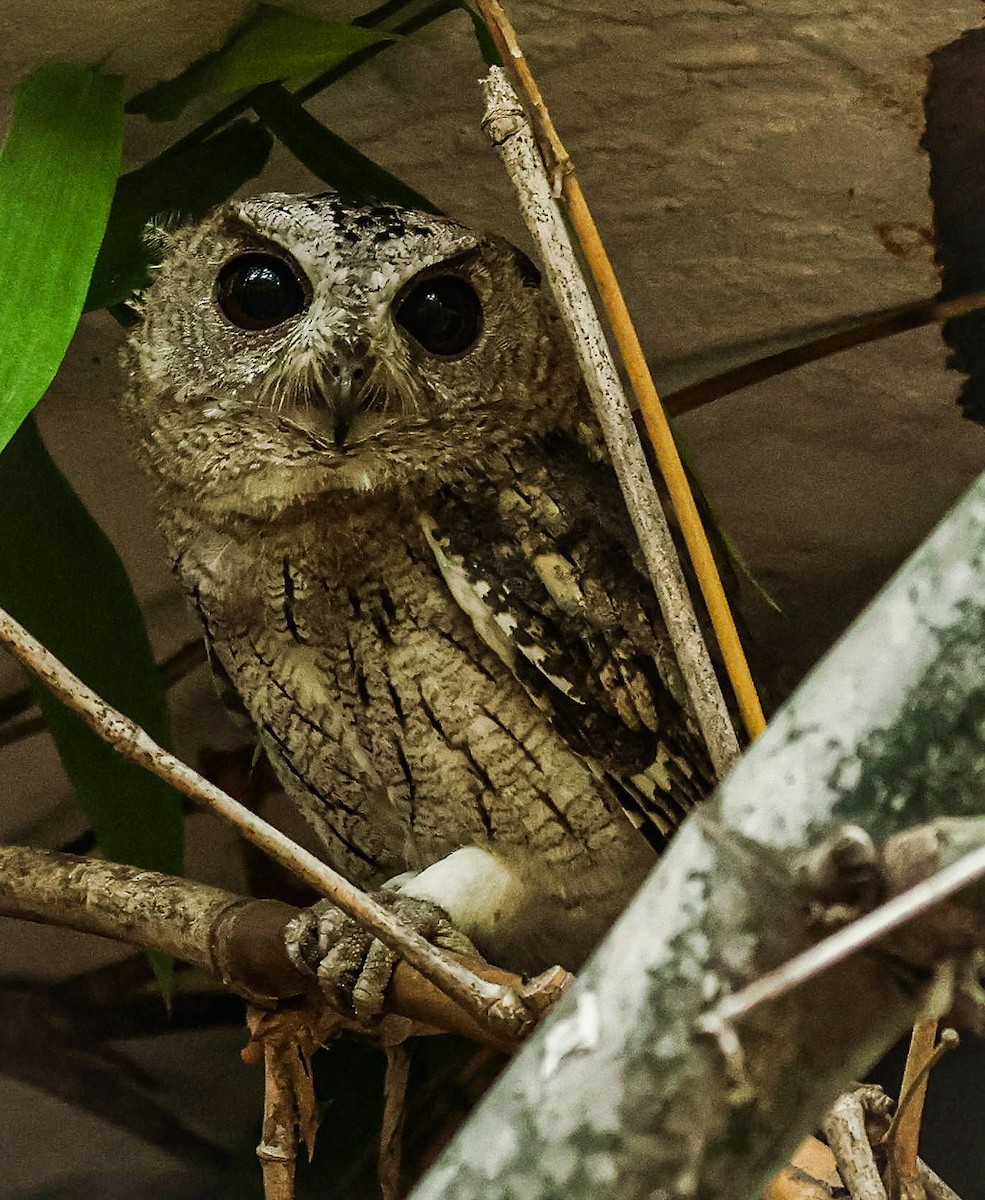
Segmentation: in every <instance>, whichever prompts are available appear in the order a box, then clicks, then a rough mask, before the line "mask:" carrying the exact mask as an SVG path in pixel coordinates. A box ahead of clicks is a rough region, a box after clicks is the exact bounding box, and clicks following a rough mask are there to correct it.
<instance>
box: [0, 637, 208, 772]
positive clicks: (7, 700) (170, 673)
mask: <svg viewBox="0 0 985 1200" xmlns="http://www.w3.org/2000/svg"><path fill="white" fill-rule="evenodd" d="M206 660H207V655H206V652H205V641H204V640H203V639H202V638H195V639H194V640H193V641H191V642H186V643H185V644H184V645H183V646H181V647H180V648H179V649H177V650H176V651H175V652H174V654H169V655H168V657H167V658H165V659H162V661H161V662H159V663H158V664H157V671H158V675H159V676H160V680H161V684H162V685H163V686H164V687H166V688H168V687H171V686H172V685H174V684H176V683H179V682H180V681H181V680H182V679H184V678H185V676H186V675H190V674H191V672H192V671H194V669H195V668H196V667H197V666H200V665H201V664H202V663H204V662H205V661H206ZM36 705H37V700H36V698H35V695H34V692H33V691H32V690H31V688H29V687H26V688H21V689H20V691H17V692H11V694H10V695H9V696H4V697H3V698H2V699H0V749H2V748H3V747H4V746H10V745H12V744H13V743H14V742H20V741H23V740H24V739H25V738H29V737H34V736H35V734H38V733H44V731H45V730H46V729H47V728H48V723H47V722H46V721H45V719H44V717H43V716H41V714H40V713H34V712H32V711H31V710H32V709H34V708H35V707H36ZM25 713H27V714H29V715H27V716H25V717H24V720H23V721H15V718H17V717H20V716H23V715H24V714H25Z"/></svg>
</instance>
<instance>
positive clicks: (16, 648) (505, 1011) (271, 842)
mask: <svg viewBox="0 0 985 1200" xmlns="http://www.w3.org/2000/svg"><path fill="white" fill-rule="evenodd" d="M0 643H2V644H3V645H5V646H6V647H7V649H8V650H10V651H11V653H13V654H14V655H15V656H16V657H17V658H18V659H19V661H20V662H21V663H22V664H23V665H24V666H25V667H27V669H28V670H29V671H31V672H32V673H33V674H34V675H36V676H37V677H38V679H40V680H41V682H42V683H44V684H45V685H46V686H47V687H48V688H49V689H50V690H51V691H52V692H53V693H54V695H56V696H57V697H58V699H59V700H61V701H62V702H63V703H64V704H65V705H67V706H68V707H69V708H70V709H71V710H72V711H73V712H75V713H77V714H78V715H79V716H80V717H81V718H82V720H83V721H85V723H86V724H87V725H88V726H89V728H90V729H92V730H93V732H94V733H96V734H97V735H98V736H99V737H100V738H102V739H103V741H105V742H106V743H107V744H108V745H110V746H111V747H113V749H114V750H116V751H117V752H118V753H120V754H122V755H123V757H124V758H127V759H129V760H130V761H131V762H135V763H137V764H139V765H140V766H142V767H144V768H146V769H147V770H148V771H151V772H152V773H153V774H155V775H157V776H159V777H160V778H161V779H163V780H165V782H167V783H169V784H170V785H171V786H172V787H173V788H175V789H176V790H177V791H179V792H180V793H181V794H182V795H184V796H187V797H188V798H189V799H190V800H193V801H195V802H196V803H198V804H201V805H203V806H205V807H206V808H208V809H209V810H210V811H212V812H214V813H215V814H216V815H217V816H219V817H221V818H222V819H223V820H225V821H228V822H229V823H230V824H232V825H234V826H235V828H236V829H237V830H238V831H239V833H240V834H241V836H242V837H244V838H245V839H246V840H247V841H250V842H252V843H253V844H254V845H256V846H259V847H260V849H261V850H263V851H264V853H265V854H267V855H269V856H270V857H271V858H273V859H274V860H275V861H276V862H278V863H280V864H281V865H282V866H283V867H286V868H287V870H289V871H292V872H293V873H294V874H295V875H297V876H298V878H299V879H303V880H304V881H305V882H306V883H308V884H310V885H311V886H312V887H313V888H315V889H317V891H318V892H320V893H321V894H322V895H323V896H326V897H328V899H330V900H331V901H332V903H333V904H336V905H338V907H339V908H340V909H342V911H343V912H345V913H347V914H348V915H349V916H350V917H353V918H354V919H355V920H357V921H359V922H360V923H361V924H362V925H364V926H365V927H366V928H367V929H369V930H370V931H371V932H372V933H373V934H374V936H376V937H377V938H379V940H380V941H381V942H383V943H384V944H385V945H387V946H389V947H391V948H392V949H393V950H396V951H397V953H398V954H400V955H401V957H402V958H404V959H405V960H406V961H407V962H408V963H410V964H411V966H414V967H416V968H417V970H419V971H420V972H421V974H422V975H424V976H425V977H426V978H427V979H430V980H431V982H432V983H434V984H435V985H436V986H437V987H439V988H440V989H441V990H442V991H444V992H446V993H447V994H448V995H449V996H451V997H452V998H453V999H454V1000H455V1001H456V1002H457V1003H459V1004H460V1005H462V1007H463V1008H464V1009H465V1010H466V1011H467V1012H469V1013H470V1014H471V1015H472V1016H473V1017H475V1018H476V1019H477V1020H478V1021H480V1022H488V1023H489V1024H490V1026H491V1027H492V1028H494V1029H496V1030H497V1031H498V1032H500V1033H501V1034H503V1035H504V1036H510V1035H511V1034H512V1035H515V1036H521V1035H522V1034H523V1033H524V1032H525V1031H526V1030H527V1029H528V1028H529V1026H530V1023H531V1017H530V1014H529V1013H528V1012H527V1011H526V1009H525V1008H524V1005H523V1003H522V1000H521V998H520V997H519V996H518V995H517V993H516V992H514V991H512V990H511V989H509V988H503V987H500V986H499V985H497V984H491V983H489V982H488V981H487V980H484V979H481V978H479V977H478V976H477V975H475V974H473V972H472V971H470V970H469V969H468V968H467V967H465V966H463V965H462V963H461V962H459V961H457V960H456V959H454V958H452V957H450V956H449V955H447V954H445V953H444V952H443V951H441V950H438V949H437V948H436V947H434V946H432V945H431V944H430V943H429V942H428V941H426V940H425V939H424V938H423V937H421V936H420V934H418V933H417V932H416V931H414V930H411V929H409V928H408V927H407V926H405V925H404V924H403V923H402V922H400V921H399V920H398V919H397V918H396V917H395V916H394V914H393V913H392V912H391V911H390V910H389V909H387V908H385V907H384V906H383V905H382V904H380V903H378V902H377V901H376V900H374V899H373V898H372V897H371V896H367V895H366V894H365V893H364V892H362V891H360V890H359V889H358V888H356V887H354V886H353V885H352V884H351V883H349V881H348V880H347V879H345V878H344V877H343V876H341V875H340V874H339V873H338V872H337V871H334V870H332V868H331V867H329V866H328V865H327V864H326V863H323V862H321V861H320V860H319V859H317V858H316V857H315V856H314V855H313V854H310V853H309V852H308V851H307V850H304V849H303V848H302V847H300V846H298V845H296V844H295V843H294V842H293V841H291V839H290V838H288V837H286V836H285V835H284V834H283V833H281V832H280V830H279V829H276V828H274V826H273V825H270V824H269V823H268V822H266V821H264V820H263V819H262V818H260V817H258V816H257V815H256V814H255V813H252V812H250V810H249V809H248V808H246V807H245V806H244V805H242V804H239V803H238V802H237V801H236V800H234V799H233V798H232V797H231V796H228V795H227V794H226V793H225V792H223V791H221V790H220V789H219V788H217V787H215V786H214V785H213V784H211V783H209V781H208V780H207V779H205V778H203V777H202V776H201V775H199V774H198V772H197V771H194V770H192V768H191V767H189V766H188V765H187V764H185V763H183V762H181V760H180V759H177V758H175V756H174V755H173V754H170V753H169V752H168V751H167V750H164V749H163V748H162V747H161V746H159V745H158V744H157V743H156V742H155V741H154V740H153V739H152V738H151V737H149V736H148V734H147V733H146V732H145V731H144V730H143V729H141V728H140V726H139V725H137V724H136V723H135V722H134V721H131V720H130V718H129V717H126V716H124V715H123V714H122V713H120V712H119V711H117V710H116V709H115V708H112V707H111V706H110V705H109V704H107V703H106V701H105V700H102V699H101V698H100V697H99V696H97V695H96V693H95V692H93V691H92V689H91V688H89V687H87V686H86V684H84V683H83V682H82V680H81V679H79V678H78V677H77V676H76V675H73V674H72V672H71V671H69V669H68V668H67V667H66V666H65V665H64V664H63V663H61V662H59V660H58V659H57V658H55V656H54V655H53V654H52V653H51V652H50V651H49V650H46V649H45V647H44V646H42V645H41V643H40V642H39V641H38V640H37V639H36V638H34V637H32V635H31V634H30V633H28V631H27V630H26V629H25V628H24V627H23V626H22V625H20V624H19V623H18V622H17V621H15V620H14V618H13V617H11V616H10V614H9V613H7V612H5V611H4V610H2V609H0Z"/></svg>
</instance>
